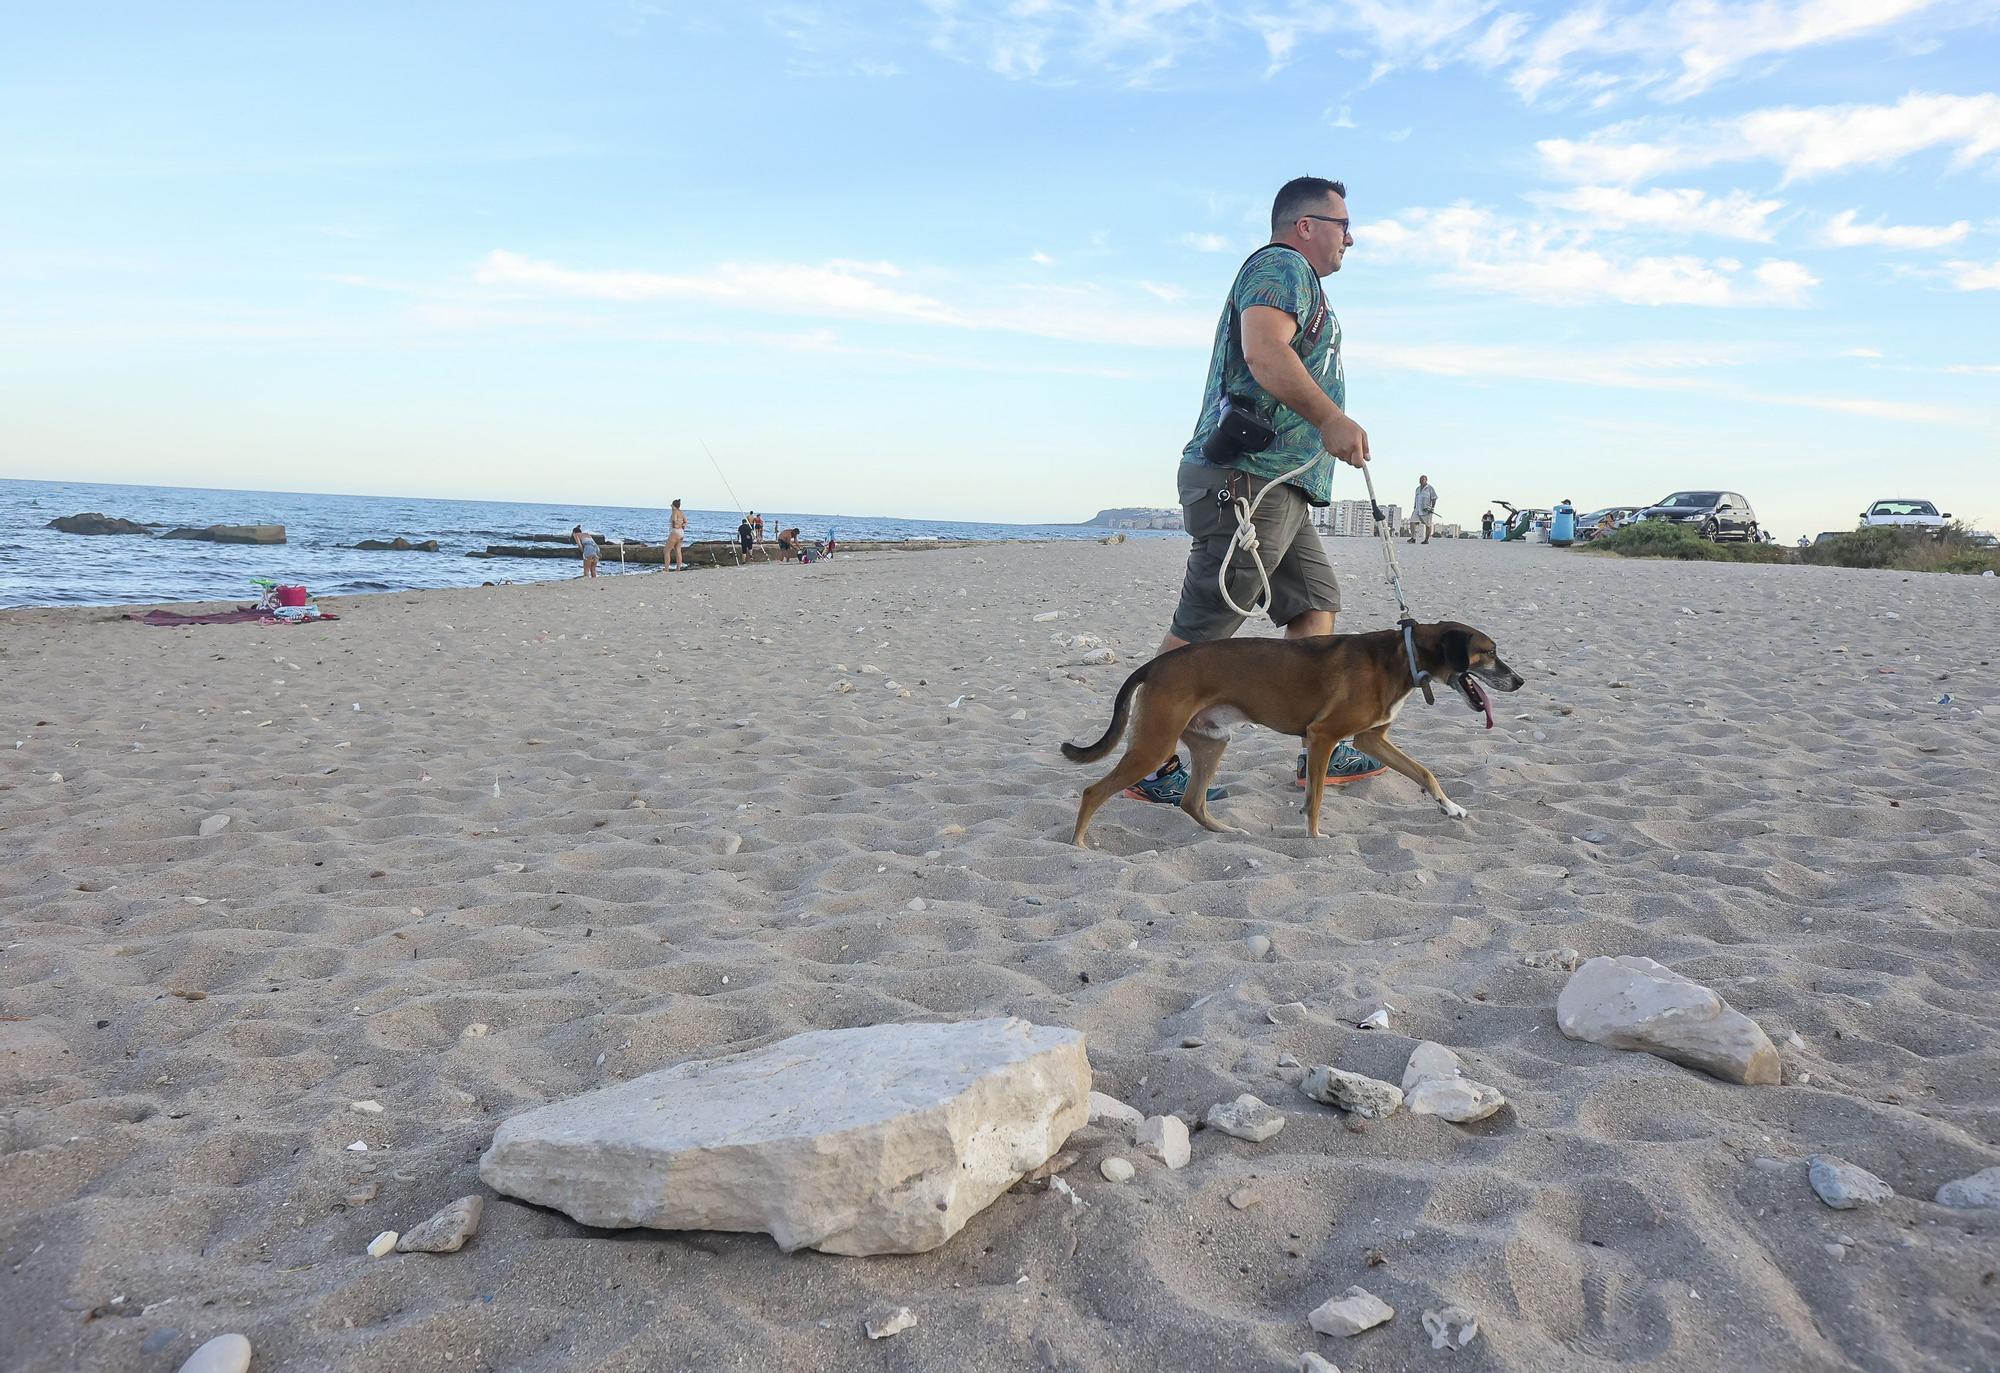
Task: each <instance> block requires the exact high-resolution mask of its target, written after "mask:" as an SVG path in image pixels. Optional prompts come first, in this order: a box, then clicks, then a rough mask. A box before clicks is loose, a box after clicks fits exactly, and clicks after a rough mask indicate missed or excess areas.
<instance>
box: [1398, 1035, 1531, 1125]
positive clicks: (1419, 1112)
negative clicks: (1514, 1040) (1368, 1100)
mask: <svg viewBox="0 0 2000 1373" xmlns="http://www.w3.org/2000/svg"><path fill="white" fill-rule="evenodd" d="M1403 1104H1404V1106H1405V1107H1406V1108H1408V1110H1409V1112H1410V1114H1411V1115H1415V1116H1442V1117H1443V1118H1444V1119H1446V1120H1449V1121H1451V1122H1453V1123H1454V1124H1459V1125H1465V1124H1470V1123H1471V1122H1472V1121H1475V1120H1484V1119H1486V1117H1488V1116H1490V1115H1492V1114H1493V1113H1494V1112H1495V1111H1497V1110H1499V1109H1500V1108H1501V1107H1502V1106H1505V1105H1506V1104H1507V1098H1506V1097H1504V1096H1502V1095H1501V1094H1500V1090H1499V1089H1498V1088H1497V1087H1489V1086H1487V1085H1486V1084H1485V1083H1483V1082H1474V1081H1473V1080H1472V1079H1471V1078H1469V1077H1466V1076H1465V1075H1464V1073H1463V1072H1462V1071H1461V1070H1460V1068H1459V1066H1458V1055H1457V1054H1455V1053H1453V1052H1452V1051H1451V1050H1449V1049H1447V1048H1445V1047H1444V1045H1442V1044H1433V1043H1431V1042H1429V1041H1428V1040H1426V1041H1425V1042H1424V1043H1421V1044H1419V1045H1417V1047H1416V1048H1415V1049H1414V1050H1412V1051H1411V1053H1410V1062H1409V1066H1408V1067H1406V1068H1404V1069H1403Z"/></svg>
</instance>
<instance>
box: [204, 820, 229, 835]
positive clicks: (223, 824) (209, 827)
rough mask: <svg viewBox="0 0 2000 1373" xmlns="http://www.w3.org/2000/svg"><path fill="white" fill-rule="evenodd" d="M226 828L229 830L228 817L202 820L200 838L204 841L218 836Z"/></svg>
mask: <svg viewBox="0 0 2000 1373" xmlns="http://www.w3.org/2000/svg"><path fill="white" fill-rule="evenodd" d="M228 828H229V817H228V816H226V815H211V816H209V817H208V818H207V819H206V820H203V821H202V822H201V837H202V838H204V839H206V838H208V837H209V836H210V835H215V834H220V833H222V832H223V831H224V830H226V829H228Z"/></svg>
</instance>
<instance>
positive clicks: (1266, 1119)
mask: <svg viewBox="0 0 2000 1373" xmlns="http://www.w3.org/2000/svg"><path fill="white" fill-rule="evenodd" d="M1203 1119H1204V1120H1206V1121H1207V1123H1208V1128H1209V1129H1211V1130H1220V1131H1221V1132H1222V1133H1223V1134H1225V1135H1228V1136H1230V1137H1232V1138H1234V1139H1247V1140H1249V1141H1250V1142H1251V1143H1252V1144H1262V1143H1263V1142H1264V1141H1265V1140H1267V1139H1270V1138H1271V1137H1272V1136H1273V1135H1275V1134H1277V1133H1278V1131H1280V1130H1282V1129H1284V1128H1285V1117H1284V1115H1283V1114H1282V1113H1280V1112H1279V1111H1277V1110H1275V1109H1274V1108H1273V1107H1272V1106H1271V1105H1270V1104H1269V1103H1267V1102H1264V1101H1261V1100H1259V1099H1258V1098H1257V1097H1255V1096H1252V1095H1251V1094H1250V1093H1248V1092H1245V1093H1243V1094H1242V1095H1241V1096H1239V1097H1237V1098H1236V1100H1234V1101H1218V1102H1216V1103H1215V1105H1213V1106H1211V1107H1209V1108H1208V1114H1207V1116H1205V1117H1203Z"/></svg>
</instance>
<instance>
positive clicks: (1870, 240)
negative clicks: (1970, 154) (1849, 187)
mask: <svg viewBox="0 0 2000 1373" xmlns="http://www.w3.org/2000/svg"><path fill="white" fill-rule="evenodd" d="M1855 216H1856V212H1855V211H1853V210H1842V211H1841V212H1840V213H1839V214H1837V215H1835V216H1834V217H1833V218H1832V219H1830V220H1828V221H1827V223H1826V227H1825V228H1824V229H1822V230H1821V231H1820V242H1822V243H1826V244H1830V245H1831V246H1833V247H1835V248H1864V247H1879V248H1944V247H1948V246H1949V245H1951V244H1953V243H1957V242H1958V241H1959V240H1961V239H1963V238H1964V237H1965V236H1966V235H1967V234H1969V233H1971V232H1972V222H1971V221H1970V220H1965V219H1960V220H1956V221H1954V222H1952V223H1950V224H1940V225H1936V226H1931V225H1924V224H1856V223H1855V222H1854V220H1855Z"/></svg>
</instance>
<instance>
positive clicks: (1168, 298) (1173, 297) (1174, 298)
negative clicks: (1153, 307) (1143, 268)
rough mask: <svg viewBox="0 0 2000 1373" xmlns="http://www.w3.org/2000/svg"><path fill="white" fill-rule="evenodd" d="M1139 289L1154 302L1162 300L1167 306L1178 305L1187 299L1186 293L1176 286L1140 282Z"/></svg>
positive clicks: (1155, 282)
mask: <svg viewBox="0 0 2000 1373" xmlns="http://www.w3.org/2000/svg"><path fill="white" fill-rule="evenodd" d="M1139 289H1140V290H1142V291H1144V292H1145V293H1146V294H1147V295H1149V296H1152V297H1153V298H1155V299H1156V300H1164V301H1165V302H1167V304H1169V305H1178V304H1180V303H1181V302H1182V301H1184V300H1186V299H1187V292H1186V291H1183V290H1182V289H1181V288H1180V287H1178V286H1167V285H1164V284H1162V283H1160V282H1157V281H1142V282H1140V283H1139Z"/></svg>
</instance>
